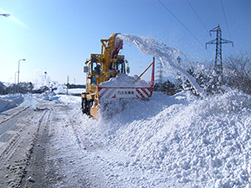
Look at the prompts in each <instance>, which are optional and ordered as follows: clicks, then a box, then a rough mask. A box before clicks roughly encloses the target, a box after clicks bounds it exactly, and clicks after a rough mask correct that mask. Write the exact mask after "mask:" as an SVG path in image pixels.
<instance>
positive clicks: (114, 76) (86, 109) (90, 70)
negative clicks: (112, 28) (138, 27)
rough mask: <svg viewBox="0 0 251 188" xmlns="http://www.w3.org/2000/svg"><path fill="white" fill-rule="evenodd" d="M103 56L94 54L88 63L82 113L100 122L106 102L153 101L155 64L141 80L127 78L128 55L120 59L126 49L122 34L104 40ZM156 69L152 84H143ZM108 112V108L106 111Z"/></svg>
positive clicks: (85, 67)
mask: <svg viewBox="0 0 251 188" xmlns="http://www.w3.org/2000/svg"><path fill="white" fill-rule="evenodd" d="M101 43H102V47H101V54H91V56H90V59H88V60H87V61H86V62H85V66H84V72H85V73H86V91H85V92H84V93H82V95H81V98H82V112H83V113H84V114H87V115H90V116H92V117H94V118H96V119H97V118H98V112H99V111H100V110H101V109H102V106H103V107H104V106H106V105H105V102H107V101H108V102H109V101H111V100H116V99H119V100H120V99H125V98H126V99H128V98H141V99H144V98H149V97H151V95H152V92H153V87H154V64H155V59H154V58H153V62H152V63H151V64H150V65H149V66H148V67H147V69H146V70H145V71H144V72H143V73H142V74H141V75H140V76H139V77H137V78H135V77H130V76H128V75H127V74H128V73H129V71H130V69H129V66H128V62H127V60H125V56H124V55H119V51H120V50H121V49H122V48H123V40H122V39H121V38H119V34H118V33H115V34H112V35H111V36H110V37H109V39H102V40H101ZM151 66H152V78H151V83H147V82H145V81H144V80H141V79H140V77H141V76H142V75H143V74H144V73H145V72H146V71H147V70H148V69H149V68H150V67H151ZM103 110H105V108H103Z"/></svg>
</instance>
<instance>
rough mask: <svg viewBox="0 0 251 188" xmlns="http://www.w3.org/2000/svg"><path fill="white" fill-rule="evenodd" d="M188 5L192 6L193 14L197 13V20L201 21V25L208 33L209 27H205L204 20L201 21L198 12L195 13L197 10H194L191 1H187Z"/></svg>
mask: <svg viewBox="0 0 251 188" xmlns="http://www.w3.org/2000/svg"><path fill="white" fill-rule="evenodd" d="M187 2H188V4H189V5H190V7H191V8H192V10H193V12H194V13H195V15H196V16H197V18H198V19H199V20H200V23H201V25H202V26H203V27H204V28H205V30H206V32H207V33H208V29H207V27H206V26H205V25H204V23H203V22H202V20H201V19H200V16H199V15H198V14H197V12H196V11H195V9H194V8H193V6H192V4H191V3H190V1H189V0H187Z"/></svg>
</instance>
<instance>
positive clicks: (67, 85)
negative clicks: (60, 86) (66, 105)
mask: <svg viewBox="0 0 251 188" xmlns="http://www.w3.org/2000/svg"><path fill="white" fill-rule="evenodd" d="M69 80H70V78H69V75H68V76H67V84H66V87H67V90H66V95H68V89H69Z"/></svg>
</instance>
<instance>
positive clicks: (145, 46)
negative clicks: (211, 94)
mask: <svg viewBox="0 0 251 188" xmlns="http://www.w3.org/2000/svg"><path fill="white" fill-rule="evenodd" d="M117 36H118V37H119V38H121V39H122V40H124V41H127V42H129V43H132V44H134V45H136V46H137V48H139V49H140V50H141V51H142V52H143V53H145V54H147V55H152V56H155V57H156V58H158V59H159V60H160V61H161V62H162V65H163V68H164V69H165V71H166V72H169V70H168V68H167V66H169V67H171V68H172V69H173V70H175V71H176V72H179V73H180V74H181V75H183V76H184V77H185V78H186V79H188V80H189V81H190V83H191V84H192V85H193V87H194V89H195V91H196V93H197V94H201V95H203V93H204V91H203V89H202V88H201V87H200V86H199V84H198V83H197V82H196V79H195V78H194V77H192V76H191V75H190V74H188V73H187V71H186V69H184V67H181V65H180V64H179V63H178V61H177V58H178V57H179V56H183V57H184V58H185V60H186V57H185V55H184V54H183V53H182V52H181V51H179V50H176V49H175V48H171V47H168V46H167V45H166V44H164V43H161V44H160V43H158V42H156V41H154V40H153V39H149V38H144V37H138V36H134V35H127V34H118V35H117Z"/></svg>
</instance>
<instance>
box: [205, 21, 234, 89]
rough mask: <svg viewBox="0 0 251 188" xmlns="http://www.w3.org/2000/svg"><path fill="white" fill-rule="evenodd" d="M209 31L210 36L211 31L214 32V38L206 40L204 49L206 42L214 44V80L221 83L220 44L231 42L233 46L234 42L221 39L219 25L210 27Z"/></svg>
mask: <svg viewBox="0 0 251 188" xmlns="http://www.w3.org/2000/svg"><path fill="white" fill-rule="evenodd" d="M209 32H210V36H211V32H216V39H214V40H211V41H209V42H207V43H206V49H207V45H208V44H216V54H215V63H214V70H215V73H216V80H215V81H216V83H218V84H219V85H222V83H223V65H222V44H226V43H232V46H233V47H234V43H233V41H230V40H226V39H222V34H221V28H220V25H218V26H217V27H215V28H213V29H211V30H210V31H209Z"/></svg>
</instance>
